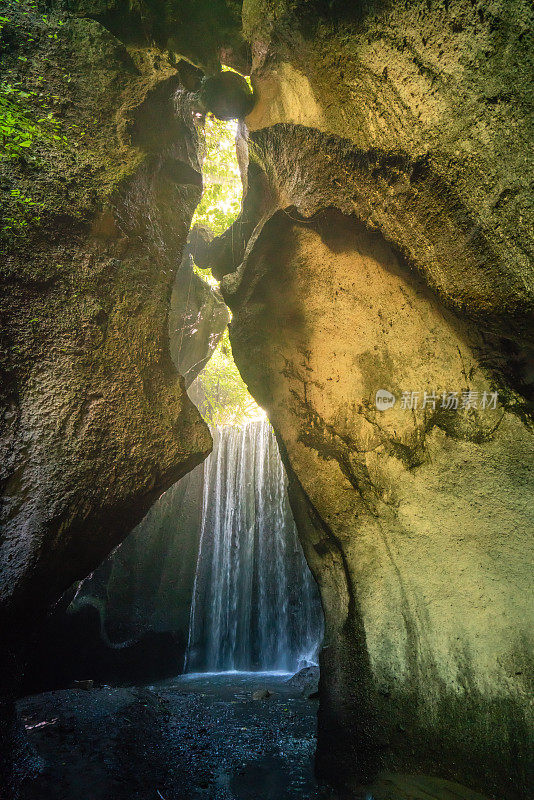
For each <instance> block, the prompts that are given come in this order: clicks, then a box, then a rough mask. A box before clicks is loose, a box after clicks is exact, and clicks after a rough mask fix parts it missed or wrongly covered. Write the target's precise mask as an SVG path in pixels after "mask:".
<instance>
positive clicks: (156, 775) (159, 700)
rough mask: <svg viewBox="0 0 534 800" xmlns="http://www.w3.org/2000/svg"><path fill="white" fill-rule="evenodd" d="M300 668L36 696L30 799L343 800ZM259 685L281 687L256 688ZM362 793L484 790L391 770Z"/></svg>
mask: <svg viewBox="0 0 534 800" xmlns="http://www.w3.org/2000/svg"><path fill="white" fill-rule="evenodd" d="M288 677H289V676H288V675H275V674H272V673H270V674H265V673H255V674H251V673H248V674H239V673H237V674H226V675H218V676H215V675H199V676H187V677H180V678H177V679H174V680H169V681H165V682H162V683H159V684H155V685H152V686H145V687H133V688H109V687H103V688H93V689H90V690H83V689H65V690H60V691H53V692H46V693H44V694H39V695H34V696H31V697H26V698H24V699H23V700H21V701H20V702H19V704H18V711H19V717H20V718H21V720H22V722H23V723H24V724H25V727H26V730H27V734H28V737H29V740H30V743H31V745H32V746H33V748H34V751H35V753H36V754H37V756H38V759H39V762H40V775H39V777H38V778H37V779H36V780H33V781H32V782H31V784H30V785H28V786H27V788H26V789H25V790H24V792H23V793H22V797H21V800H323V798H324V799H325V800H326V798H332V800H337V797H336V795H334V794H332V793H331V792H330V791H329V790H327V789H325V788H324V787H323V788H320V787H318V786H317V784H316V782H315V779H314V775H313V759H314V751H315V741H316V717H317V705H318V701H317V700H315V699H309V698H308V697H307V693H306V692H304V693H303V692H302V689H301V688H300V687H298V688H295V687H288V686H287V685H286V682H287V680H288ZM259 689H268V690H270V691H271V692H272V693H273V694H272V696H270V697H269V698H268V699H264V700H255V699H253V694H254V692H255V691H257V690H259ZM43 723H45V724H43ZM351 800H484V798H483V797H482V796H481V795H479V794H477V793H474V792H472V791H470V790H469V789H465V788H464V787H460V786H459V785H458V784H453V783H450V782H449V781H441V780H438V781H436V779H426V778H424V777H415V776H402V775H389V776H383V777H382V778H380V779H379V780H378V781H377V782H376V783H375V784H373V785H372V786H369V787H367V788H365V789H363V790H362V791H361V792H360V791H357V792H356V793H354V794H353V793H351Z"/></svg>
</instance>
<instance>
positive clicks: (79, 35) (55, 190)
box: [0, 7, 224, 796]
mask: <svg viewBox="0 0 534 800" xmlns="http://www.w3.org/2000/svg"><path fill="white" fill-rule="evenodd" d="M8 14H9V16H8V21H7V22H6V23H5V24H4V25H3V27H2V41H1V47H2V56H1V57H2V70H3V78H4V79H5V80H6V81H7V82H9V83H10V84H13V85H15V86H18V87H19V88H22V89H24V90H25V91H26V92H27V93H28V95H29V98H30V99H29V100H28V102H29V103H31V102H35V104H36V111H35V115H36V116H39V115H40V114H44V113H45V112H43V111H41V110H40V107H39V103H40V100H39V98H40V97H42V96H43V94H44V96H45V98H46V99H47V101H48V103H49V105H50V104H52V106H53V109H52V112H51V113H53V114H54V117H55V120H56V122H55V123H54V125H55V128H53V131H52V132H50V126H49V128H48V133H47V134H46V135H43V136H41V137H38V139H37V140H36V142H35V143H34V146H33V148H32V150H31V152H30V155H28V157H24V156H20V157H18V158H16V159H11V160H10V161H6V160H5V159H4V160H3V161H2V166H1V169H2V175H1V187H2V190H3V194H2V228H1V235H2V250H3V258H2V264H1V276H0V279H1V283H2V293H1V299H0V314H1V318H2V351H1V363H0V368H1V387H0V395H1V404H2V417H1V420H0V424H1V430H0V470H1V476H0V477H1V489H2V506H1V528H2V536H1V541H0V580H1V583H0V636H1V639H2V652H1V655H0V672H1V677H2V681H1V683H2V695H1V697H0V700H6V702H8V699H9V697H12V695H13V694H14V693H15V692H16V686H17V683H18V681H19V679H20V671H21V669H20V662H19V652H20V648H21V644H22V643H24V641H25V640H27V639H28V637H29V635H30V633H31V630H32V629H33V628H34V626H35V625H36V624H38V623H39V621H40V619H41V617H42V616H43V615H44V613H45V611H46V610H47V608H48V607H49V606H50V604H51V603H52V602H54V601H55V600H57V598H58V597H59V596H60V595H61V593H62V592H63V591H65V590H66V589H67V588H68V587H69V586H70V585H71V584H72V583H73V581H74V580H77V579H80V578H82V577H85V576H86V575H87V574H88V573H89V572H90V571H91V570H92V569H93V568H94V567H96V566H97V565H98V564H99V563H100V562H101V561H102V559H103V558H104V557H105V556H106V555H107V554H108V553H109V551H110V550H111V549H112V548H113V547H114V546H115V545H116V544H118V543H119V542H120V541H121V540H122V539H123V538H124V536H125V535H126V534H127V533H128V532H129V531H130V530H131V529H132V528H133V527H134V525H135V524H136V523H137V522H138V521H139V520H140V519H141V518H142V517H143V516H144V514H145V513H146V512H147V510H148V509H149V507H150V505H151V504H152V503H153V502H154V500H155V499H156V498H157V497H158V495H159V494H160V493H161V492H162V491H163V490H164V489H166V488H167V487H168V486H169V485H171V484H172V483H174V482H175V481H177V480H178V479H179V478H180V477H181V476H182V475H184V473H186V472H188V471H189V470H190V469H192V468H193V467H194V466H195V465H196V464H198V463H199V462H200V461H201V460H202V459H203V458H205V456H206V455H207V454H208V453H209V451H210V449H211V437H210V434H209V431H208V428H207V426H206V425H205V424H204V423H203V421H202V420H201V418H200V416H199V414H198V412H197V410H196V409H195V408H194V406H193V405H192V404H191V402H190V401H189V399H188V397H187V395H186V392H185V387H184V381H183V378H181V377H180V375H179V374H178V372H177V371H176V368H175V366H174V365H173V363H172V360H171V354H170V348H169V331H168V312H169V306H170V300H171V290H172V287H173V281H174V276H175V273H176V271H177V268H178V266H179V264H180V260H181V257H182V250H183V246H184V243H185V240H186V237H187V233H188V230H189V226H190V221H191V217H192V214H193V211H194V209H195V207H196V205H197V203H198V201H199V199H200V194H201V184H202V180H201V174H200V163H199V149H198V144H199V143H198V134H197V131H196V129H195V127H194V125H193V122H192V115H191V109H190V107H189V100H188V97H189V96H188V94H187V92H186V91H185V89H184V88H183V86H182V85H181V83H180V76H179V72H178V71H177V68H176V63H175V62H176V59H175V58H174V59H172V60H169V58H167V56H166V54H165V53H164V52H161V51H158V50H156V49H150V48H148V47H146V44H145V46H144V47H143V48H141V49H138V50H136V49H132V48H131V49H130V50H127V49H126V47H125V46H124V45H123V44H121V42H119V41H118V39H116V38H115V37H114V36H113V35H112V34H111V33H110V32H109V31H108V30H106V29H105V28H104V27H103V26H102V25H101V24H99V23H98V22H96V21H91V20H88V19H79V18H73V17H70V16H68V15H65V14H63V15H59V16H51V17H46V16H45V17H43V16H42V14H39V13H37V12H35V11H31V10H30V11H28V9H27V8H26V7H24V8H21V9H20V11H19V10H17V9H15V10H14V9H13V8H10V9H9V10H8ZM171 62H172V63H171ZM43 86H45V87H46V92H44V93H43V92H42V87H43ZM39 92H41V94H39ZM32 93H33V94H32ZM33 98H35V100H34V99H33ZM17 191H18V192H20V194H16V192H17ZM21 196H22V197H23V198H24V197H27V198H30V199H31V202H32V203H33V204H34V205H31V206H30V209H33V208H35V209H38V215H39V219H35V218H34V217H35V215H36V214H37V210H36V212H35V214H34V213H30V214H29V215H26V219H25V222H26V225H24V224H23V222H24V213H23V211H21V202H22V201H20V199H19V198H20V197H21ZM13 219H15V220H16V223H15V224H13ZM20 220H23V222H21V221H20ZM187 283H188V284H189V281H187ZM174 291H175V297H174V301H173V308H174V320H175V322H176V323H177V324H178V322H179V321H178V319H177V314H178V310H179V306H180V300H181V299H180V298H179V297H177V296H176V295H177V293H179V291H180V286H179V283H177V284H176V285H175V290H174ZM208 294H209V292H208ZM208 294H206V295H205V297H204V301H206V302H207V299H208ZM195 301H196V302H197V303H198V304H199V307H201V306H202V302H203V299H202V297H201V292H200V290H199V287H198V286H196V295H195ZM181 302H182V303H183V302H184V301H183V299H182V300H181ZM217 302H220V301H217ZM187 313H189V311H188V312H187ZM223 327H224V325H223ZM189 335H190V332H185V336H184V337H183V338H182V345H184V346H185V344H186V340H187V337H188V336H189ZM204 355H205V353H201V354H199V357H203V356H204ZM4 708H5V706H4ZM11 732H12V727H11V721H10V719H9V709H8V712H7V717H6V718H2V720H1V731H0V751H1V753H2V757H3V758H5V759H6V760H5V761H3V760H2V759H1V758H0V761H1V766H2V768H5V769H4V772H3V774H2V776H1V778H0V784H1V788H0V794H2V796H4V788H5V784H6V783H9V782H10V780H11V777H13V776H10V775H9V774H7V775H6V774H5V772H6V771H7V772H8V773H9V771H10V770H11V760H10V759H11V756H13V754H15V756H16V750H17V744H16V743H15V739H16V736H14V737H13V739H10V737H11ZM5 791H7V788H6V789H5Z"/></svg>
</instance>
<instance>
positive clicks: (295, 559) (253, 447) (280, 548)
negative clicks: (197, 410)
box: [186, 420, 322, 672]
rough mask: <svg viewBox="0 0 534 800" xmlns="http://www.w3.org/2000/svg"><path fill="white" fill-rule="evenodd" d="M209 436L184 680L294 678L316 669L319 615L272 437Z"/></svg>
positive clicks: (232, 431)
mask: <svg viewBox="0 0 534 800" xmlns="http://www.w3.org/2000/svg"><path fill="white" fill-rule="evenodd" d="M212 433H213V439H214V447H213V453H212V454H211V456H210V457H209V458H208V459H207V460H206V461H205V462H204V493H203V508H202V529H201V537H200V549H199V556H198V563H197V571H196V577H195V587H194V593H193V603H192V606H191V618H190V625H189V642H188V649H187V659H186V671H188V672H193V671H195V672H196V671H209V672H221V671H230V670H244V671H246V670H275V671H286V672H294V671H296V670H297V669H299V668H300V667H302V666H306V664H309V663H313V662H315V661H316V658H317V651H318V648H319V643H320V641H321V638H322V612H321V608H320V601H319V595H318V590H317V586H316V585H315V582H314V581H313V578H312V576H311V574H310V572H309V569H308V566H307V564H306V562H305V559H304V555H303V553H302V550H301V547H300V543H299V541H298V537H297V531H296V528H295V523H294V521H293V517H292V514H291V509H290V507H289V501H288V498H287V490H286V476H285V472H284V468H283V466H282V462H281V459H280V454H279V452H278V447H277V444H276V439H275V437H274V433H273V430H272V428H271V426H270V425H269V423H268V421H267V420H260V421H254V422H249V423H247V424H246V425H245V426H243V427H234V426H220V427H217V428H216V429H215V430H214V431H213V432H212Z"/></svg>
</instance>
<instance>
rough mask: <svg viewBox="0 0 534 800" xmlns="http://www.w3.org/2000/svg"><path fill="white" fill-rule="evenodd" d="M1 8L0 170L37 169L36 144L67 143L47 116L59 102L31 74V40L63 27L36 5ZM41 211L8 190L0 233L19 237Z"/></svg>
mask: <svg viewBox="0 0 534 800" xmlns="http://www.w3.org/2000/svg"><path fill="white" fill-rule="evenodd" d="M2 8H3V12H2V14H1V15H0V57H3V54H4V53H6V54H9V55H10V57H11V59H10V61H11V69H8V70H7V71H6V72H5V73H4V78H3V80H2V81H1V82H0V167H2V166H4V167H7V165H8V164H9V162H18V163H19V164H33V165H36V164H38V163H40V161H39V159H40V155H41V154H40V150H39V147H38V145H39V144H44V145H46V146H48V148H49V147H50V145H52V146H54V145H56V144H60V145H63V144H65V143H66V137H65V136H62V135H60V132H59V121H58V120H57V119H56V118H55V116H54V115H53V113H52V112H51V111H50V103H51V102H52V101H54V100H57V99H59V98H57V97H56V96H55V95H48V94H47V93H46V92H44V91H43V90H42V89H43V85H42V81H43V77H42V76H39V75H37V76H36V75H35V73H33V74H32V69H31V66H30V65H31V48H32V46H33V44H34V43H35V41H36V38H35V37H36V36H46V37H47V39H51V40H56V39H57V38H58V30H59V29H60V28H61V27H62V26H63V24H64V23H63V21H62V20H60V19H55V20H54V21H51V20H50V18H49V17H48V15H46V14H41V13H38V11H37V3H36V2H35V0H8V2H7V3H4V4H3V5H2ZM25 53H27V54H28V55H25ZM29 55H30V58H29V57H28V56H29ZM17 65H18V66H17ZM41 209H42V203H39V202H37V201H36V200H34V199H33V198H32V197H30V196H28V195H27V194H25V193H24V192H23V191H22V190H21V189H19V188H12V189H11V190H9V191H8V192H7V194H6V195H4V197H3V201H2V213H1V220H0V233H1V234H3V235H8V236H10V237H12V236H17V235H19V234H22V233H23V232H24V231H25V230H26V229H27V228H28V226H29V225H30V224H36V223H37V222H39V220H40V214H39V212H40V210H41Z"/></svg>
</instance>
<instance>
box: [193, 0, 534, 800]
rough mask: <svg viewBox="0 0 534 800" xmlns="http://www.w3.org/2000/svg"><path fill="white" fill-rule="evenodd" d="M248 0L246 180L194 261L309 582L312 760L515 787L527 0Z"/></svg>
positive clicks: (485, 786)
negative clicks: (270, 460) (227, 328)
mask: <svg viewBox="0 0 534 800" xmlns="http://www.w3.org/2000/svg"><path fill="white" fill-rule="evenodd" d="M243 18H244V23H245V30H246V32H247V33H248V36H249V39H250V41H251V47H252V53H253V70H252V82H253V85H254V87H255V92H256V99H257V102H256V106H255V109H254V110H253V111H252V113H251V114H250V115H249V117H247V120H246V122H247V126H248V132H247V130H245V129H243V130H242V135H243V138H244V140H246V143H247V144H248V151H249V165H248V174H247V188H248V193H247V196H246V198H245V203H244V209H243V213H242V216H241V218H240V219H239V220H238V221H237V222H236V224H235V225H234V226H233V228H232V229H231V231H230V232H229V233H228V234H226V235H223V237H221V238H219V239H218V240H215V241H214V243H213V244H212V245H211V251H210V256H209V258H207V261H210V262H211V265H212V267H213V269H214V272H215V274H216V275H218V276H219V277H222V278H223V280H222V289H223V295H224V297H225V299H226V301H227V302H228V304H229V305H230V307H231V309H232V312H233V320H232V323H231V341H232V348H233V352H234V356H235V358H236V362H237V364H238V366H239V369H240V371H241V372H242V374H243V376H244V378H245V380H246V382H247V384H248V386H249V389H250V391H251V393H252V394H253V396H254V397H255V398H256V400H257V401H258V402H259V403H260V404H261V405H262V406H263V407H265V408H266V409H267V411H268V414H269V418H270V420H271V422H272V424H273V426H274V428H275V430H276V432H277V435H278V438H279V443H280V447H281V451H282V453H283V457H284V460H285V463H286V467H287V470H288V474H289V476H290V483H291V494H292V503H293V509H294V513H295V517H296V519H297V523H298V526H299V530H300V534H301V537H302V541H303V545H304V548H305V552H306V555H307V557H308V560H309V563H310V565H311V567H312V570H313V571H314V573H315V575H316V577H317V580H318V582H319V584H320V587H321V592H322V597H323V604H324V607H325V615H326V646H325V648H324V650H323V654H322V661H321V666H322V675H321V704H320V711H319V746H318V754H317V767H318V771H319V774H320V775H322V776H324V777H327V778H330V779H332V780H334V781H335V782H336V783H338V785H345V786H353V787H354V785H355V784H358V783H360V782H363V781H366V780H368V779H370V778H371V777H372V776H373V775H374V774H376V772H377V771H379V770H384V769H386V770H389V771H405V772H406V771H411V772H422V773H426V774H433V775H438V776H441V777H449V778H455V779H457V780H459V781H460V782H461V783H465V784H468V785H470V786H472V787H473V788H478V789H480V790H482V791H486V792H488V793H490V794H497V795H498V796H502V797H510V798H512V797H513V798H515V797H517V798H519V797H524V796H526V795H527V794H528V789H527V786H528V780H529V779H528V772H529V747H530V744H529V742H530V741H531V737H532V728H533V725H532V715H531V707H530V704H529V699H528V698H529V691H530V688H529V687H530V685H531V684H530V681H531V677H532V639H531V634H530V629H531V625H530V620H531V612H530V610H529V607H528V598H529V596H530V594H531V574H530V568H529V564H530V563H531V560H532V543H531V538H532V537H531V533H532V527H533V519H534V508H533V503H532V497H533V492H532V461H533V456H534V443H533V437H532V423H531V420H532V374H533V371H532V355H531V354H532V324H531V323H532V281H533V275H532V269H531V261H530V254H531V251H530V240H529V232H530V231H531V230H532V228H531V224H532V217H531V215H530V214H529V211H530V206H529V203H530V201H529V198H528V178H527V168H526V164H527V158H528V152H527V147H526V143H527V142H528V141H529V138H530V137H531V128H530V124H531V122H530V117H529V112H530V110H531V108H530V105H529V103H530V101H529V99H528V96H527V91H528V86H529V85H530V84H529V81H530V78H529V76H530V74H531V66H532V63H531V53H532V41H531V38H530V33H529V30H528V26H529V20H530V9H529V8H527V5H526V4H525V3H522V2H507V3H500V2H492V3H491V4H487V3H484V4H482V3H475V2H473V3H472V2H465V1H462V0H459V1H458V2H447V3H445V2H433V3H426V2H425V3H423V2H411V3H389V2H369V3H362V4H358V5H357V6H355V7H354V8H349V9H347V8H346V4H341V3H339V4H338V3H333V4H329V10H326V7H325V6H324V5H323V4H321V3H312V4H305V3H298V2H296V3H286V2H277V3H258V2H246V3H245V4H244V9H243ZM379 389H386V390H389V391H390V392H392V393H393V394H394V395H395V397H396V403H395V405H394V406H393V407H391V408H389V409H387V410H385V411H381V410H379V409H378V408H377V407H376V405H375V394H376V392H377V391H378V390H379ZM425 391H426V392H428V393H429V394H430V393H433V392H435V393H436V398H437V399H436V402H435V407H434V406H433V404H432V402H431V403H427V405H426V406H425V407H423V393H424V392H425ZM468 391H470V392H474V393H476V394H475V395H472V396H473V397H475V398H476V403H477V407H476V408H475V407H470V408H462V407H461V406H462V392H468ZM403 392H418V393H419V396H418V397H419V403H418V408H417V409H412V410H410V409H408V408H403V407H402V402H401V396H402V393H403ZM448 392H457V393H458V395H459V397H460V403H459V408H458V409H457V410H456V409H447V408H442V406H441V402H442V401H441V398H442V394H443V393H448ZM493 392H497V393H498V402H497V405H496V408H487V407H486V408H482V403H483V398H484V397H485V398H486V402H487V399H488V398H489V397H490V396H491V393H493ZM484 393H486V394H484Z"/></svg>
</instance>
